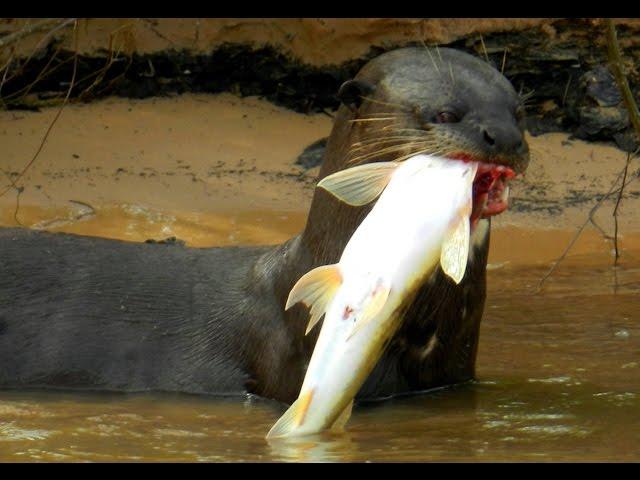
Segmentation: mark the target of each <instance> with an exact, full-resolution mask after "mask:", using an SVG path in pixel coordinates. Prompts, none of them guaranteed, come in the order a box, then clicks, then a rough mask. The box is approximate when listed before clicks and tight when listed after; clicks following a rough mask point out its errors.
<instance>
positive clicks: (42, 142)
mask: <svg viewBox="0 0 640 480" xmlns="http://www.w3.org/2000/svg"><path fill="white" fill-rule="evenodd" d="M73 32H74V36H75V55H74V62H73V74H72V75H71V82H70V84H69V90H67V95H66V96H65V98H64V101H63V102H62V105H61V106H60V109H59V110H58V112H57V113H56V116H55V117H54V118H53V121H52V122H51V124H50V125H49V128H48V129H47V131H46V133H45V134H44V137H42V141H41V142H40V146H39V147H38V150H37V151H36V153H35V155H34V156H33V158H32V159H31V161H29V163H27V165H26V166H25V167H24V168H23V169H22V172H20V174H19V175H18V177H17V178H16V179H15V181H13V182H12V185H9V186H7V188H5V189H4V190H3V191H2V192H1V193H0V197H2V196H3V195H5V194H6V193H7V192H8V191H9V190H10V189H11V188H19V187H16V184H17V182H19V181H20V179H21V178H22V177H23V176H24V175H25V173H27V170H29V168H30V167H31V165H33V164H34V162H35V161H36V159H37V158H38V155H40V152H41V151H42V149H43V148H44V144H45V143H46V141H47V139H48V138H49V134H50V133H51V130H52V129H53V126H54V125H55V124H56V122H57V120H58V118H59V117H60V115H61V114H62V110H64V107H65V106H66V105H67V102H68V101H69V97H70V95H71V90H73V86H74V85H75V80H76V73H77V71H78V21H77V20H76V22H75V24H74V26H73Z"/></svg>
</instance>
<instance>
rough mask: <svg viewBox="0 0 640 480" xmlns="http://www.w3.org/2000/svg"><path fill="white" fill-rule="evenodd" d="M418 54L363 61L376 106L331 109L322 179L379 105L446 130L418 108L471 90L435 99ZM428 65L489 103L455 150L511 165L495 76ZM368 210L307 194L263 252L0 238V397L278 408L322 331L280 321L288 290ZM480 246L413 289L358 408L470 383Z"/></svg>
mask: <svg viewBox="0 0 640 480" xmlns="http://www.w3.org/2000/svg"><path fill="white" fill-rule="evenodd" d="M425 55H426V51H425V50H419V49H405V50H399V51H395V52H391V53H390V54H386V55H383V56H381V57H379V58H378V59H376V60H374V61H372V62H370V63H369V64H368V65H367V66H365V68H364V69H363V70H362V72H361V73H360V74H359V75H358V77H357V78H358V79H360V80H362V81H363V82H365V83H368V84H369V85H371V86H373V90H370V91H368V93H367V96H370V97H371V98H372V100H371V101H369V100H364V101H361V100H359V99H358V98H357V96H356V97H355V100H354V101H353V102H350V101H345V103H346V104H347V105H348V106H345V105H343V106H342V107H341V108H340V111H339V112H338V115H337V119H336V122H335V125H334V129H333V132H332V134H331V137H330V139H329V142H328V145H327V151H326V154H325V160H324V163H323V166H322V169H321V172H320V177H324V176H326V175H328V174H330V173H332V172H334V171H336V170H339V169H341V168H344V167H345V162H346V161H347V158H346V157H347V155H346V152H347V150H348V149H349V148H350V147H351V145H352V144H353V143H354V142H355V141H358V140H360V139H362V138H366V136H367V135H371V130H369V131H368V130H367V128H369V129H370V128H371V127H368V126H367V125H365V124H358V123H352V122H350V121H349V120H351V119H355V118H361V117H362V116H366V115H367V113H368V112H369V111H371V109H372V108H373V109H375V107H374V105H377V104H375V102H374V101H373V100H374V99H375V98H379V99H385V98H386V99H390V100H392V101H393V102H394V103H401V102H404V103H406V104H407V105H408V106H409V107H410V109H412V111H413V112H414V113H415V112H420V115H414V116H413V117H411V116H405V117H404V118H405V120H404V121H405V122H407V123H406V124H407V125H412V128H413V126H414V125H413V124H415V125H419V124H422V125H423V126H424V129H425V131H427V130H434V129H435V128H441V129H442V128H447V127H446V125H445V126H443V125H438V126H437V127H436V126H433V125H424V124H425V122H426V123H429V119H428V118H427V117H428V115H429V114H428V113H425V112H426V110H429V109H431V110H433V111H437V110H438V109H439V108H445V107H446V103H447V98H449V100H452V101H457V100H459V99H460V98H462V97H464V95H466V97H465V98H472V95H471V94H470V93H469V92H467V93H465V94H462V93H460V92H456V91H455V90H451V91H443V90H441V89H440V90H434V88H436V87H437V85H440V84H444V85H446V84H447V81H446V80H445V79H443V78H442V77H440V76H439V75H440V74H439V73H438V74H436V73H434V72H433V68H434V67H433V66H432V61H431V60H429V61H428V62H427V61H426V60H425V59H428V58H429V57H425ZM434 55H437V54H436V53H435V52H434ZM440 55H441V56H442V61H444V62H449V61H450V62H451V63H452V64H453V67H454V75H457V77H456V82H461V84H463V83H464V82H467V83H471V84H472V87H473V89H480V90H481V92H480V97H481V98H482V99H485V100H486V102H484V103H482V102H483V101H482V100H479V99H475V98H472V99H471V100H470V101H471V103H472V104H473V102H477V103H478V104H479V105H480V111H479V112H474V115H475V117H474V118H471V119H467V120H468V121H469V126H467V127H465V124H463V123H464V121H461V122H460V123H459V124H456V125H452V126H451V127H452V128H453V130H451V131H450V133H451V132H453V133H451V135H452V136H456V135H457V136H459V137H460V138H465V139H466V140H465V142H467V143H465V145H464V148H465V149H466V150H469V151H473V152H474V154H476V155H480V153H481V152H482V151H483V150H482V148H484V149H485V150H486V152H485V154H486V155H485V156H486V157H487V158H493V159H499V161H502V162H503V163H505V164H510V165H512V166H514V167H515V168H517V169H518V170H523V169H524V168H525V167H526V161H528V154H527V153H526V152H525V151H524V150H523V148H522V146H521V145H517V143H518V142H514V141H512V140H514V139H513V138H511V137H509V135H511V136H513V135H514V133H513V132H514V128H515V129H516V130H515V131H518V132H519V134H520V135H521V131H520V130H519V129H518V127H517V118H516V115H515V109H516V108H517V107H518V98H517V95H516V94H515V92H514V91H513V89H512V88H511V86H510V85H509V83H508V82H507V80H506V79H504V78H503V77H502V76H501V75H500V74H499V73H498V72H497V71H495V70H494V69H492V68H491V67H489V66H488V65H486V64H485V63H483V62H482V61H480V60H478V59H475V58H473V57H470V56H468V55H465V54H463V53H460V52H455V51H447V50H442V51H441V52H440ZM437 58H439V57H436V59H437ZM421 72H422V73H421ZM446 72H447V73H446V75H447V76H449V73H448V71H446ZM430 78H432V80H433V79H435V80H433V81H432V80H429V79H430ZM393 79H403V80H402V82H401V84H396V83H395V81H390V80H393ZM430 82H431V83H430ZM433 82H435V83H433ZM394 85H396V86H395V87H394ZM356 88H359V87H358V86H357V85H356ZM447 96H448V97H447ZM463 99H464V98H463ZM436 103H437V105H436ZM441 105H444V107H442V106H441ZM487 105H488V106H487ZM417 107H420V108H417ZM471 107H473V105H471ZM386 108H388V107H386ZM393 108H397V107H393ZM486 109H489V110H490V111H489V112H485V110H486ZM485 114H486V115H485ZM483 115H485V116H486V120H483V118H484V117H483ZM484 121H486V122H487V125H488V126H487V127H486V128H492V129H493V130H492V132H495V131H496V130H495V129H496V128H497V129H498V130H499V129H500V128H502V129H503V130H504V131H505V132H507V133H508V135H507V134H505V135H506V137H505V138H506V140H505V142H503V143H504V145H503V144H501V143H500V142H496V141H494V143H493V144H492V145H490V146H487V145H484V147H483V146H482V139H483V133H482V132H483V128H484V127H483V123H482V122H484ZM492 125H494V126H493V127H492ZM495 125H497V127H496V126H495ZM514 126H515V127H514ZM432 127H433V128H432ZM465 128H466V130H465ZM465 132H466V133H465ZM498 134H499V132H498ZM498 134H496V135H495V136H496V138H498ZM441 137H442V138H445V137H448V135H445V134H444V133H441ZM516 137H517V135H516ZM516 140H517V139H516ZM520 140H521V137H520ZM496 143H498V144H497V145H496ZM525 145H526V144H525ZM518 149H519V150H518ZM525 157H526V158H525ZM390 159H392V158H387V157H385V156H380V157H378V158H375V159H373V160H375V161H379V160H390ZM373 160H372V161H373ZM370 208H371V206H366V207H362V208H353V207H349V206H347V205H344V204H341V203H340V202H338V201H337V200H336V199H335V198H333V197H332V196H330V195H329V194H328V193H327V192H325V191H323V190H316V192H315V194H314V199H313V203H312V206H311V211H310V214H309V219H308V222H307V226H306V228H305V230H304V232H303V233H302V234H301V235H300V236H298V237H295V238H293V239H291V240H290V241H288V242H286V243H284V244H283V245H280V246H278V247H275V248H274V247H247V248H209V249H194V248H185V247H182V246H177V245H162V244H160V245H157V244H156V245H149V244H134V243H127V242H120V241H114V240H104V239H98V238H89V237H79V236H74V235H66V234H51V233H44V232H35V231H29V230H25V229H0V387H5V388H7V387H12V388H20V387H36V386H37V387H46V388H79V389H94V390H118V391H144V390H163V391H180V392H192V393H208V394H236V393H243V392H252V393H256V394H259V395H263V396H266V397H270V398H275V399H278V400H282V401H287V402H290V401H292V400H293V399H295V397H296V396H297V394H298V392H299V389H300V385H301V383H302V380H303V377H304V373H305V369H306V366H307V362H308V361H309V358H310V356H311V353H312V351H313V346H314V344H315V340H316V338H317V334H318V332H319V328H316V329H314V331H312V332H311V334H310V335H308V336H306V337H305V336H304V331H305V327H306V324H307V321H308V314H307V310H306V308H305V307H303V306H302V305H296V306H294V307H293V308H292V309H291V310H289V311H288V312H284V311H283V306H284V304H285V301H286V298H287V295H288V293H289V291H290V289H291V287H292V286H293V284H294V283H295V282H296V281H297V279H298V278H300V276H302V275H303V274H304V273H306V272H308V271H309V270H311V269H312V268H314V267H316V266H318V265H323V264H329V263H335V262H336V261H337V260H338V258H339V257H340V255H341V253H342V250H343V249H344V246H345V244H346V242H347V241H348V239H349V237H350V236H351V234H352V233H353V231H354V230H355V229H356V228H357V226H358V224H359V223H360V221H361V220H362V219H363V218H364V217H365V216H366V214H367V213H368V211H369V210H370ZM488 243H489V239H488V234H487V235H486V238H485V239H484V241H483V242H481V243H480V245H479V247H478V248H474V251H473V252H472V255H471V257H470V264H469V267H468V269H467V273H466V275H465V278H464V279H463V281H462V283H461V284H460V285H457V286H456V285H454V284H453V283H452V282H451V281H450V280H448V279H446V278H445V277H444V275H443V274H442V273H441V272H440V271H439V270H438V271H436V273H435V274H434V276H433V277H432V279H431V280H429V281H427V282H425V285H423V286H422V287H421V289H420V290H419V292H418V295H417V296H416V300H415V301H414V302H413V304H412V305H411V306H410V307H409V309H408V312H407V315H406V317H405V319H404V324H403V326H402V327H401V328H400V330H399V332H398V333H397V334H396V335H395V336H394V338H393V339H392V341H391V342H390V345H389V348H388V349H387V351H386V353H385V354H384V356H383V358H382V359H381V361H380V362H379V364H378V366H377V367H376V369H375V370H374V372H373V373H372V374H371V376H370V377H369V379H368V380H367V382H366V383H365V385H364V386H363V389H362V391H361V392H360V395H359V396H360V397H361V398H362V397H385V396H389V395H393V394H397V393H404V392H410V391H415V390H423V389H427V388H431V387H436V386H441V385H447V384H454V383H459V382H463V381H466V380H470V379H472V378H473V376H474V369H475V358H476V352H477V346H478V332H479V326H480V320H481V317H482V311H483V305H484V298H485V268H486V259H487V251H488ZM434 336H435V337H434Z"/></svg>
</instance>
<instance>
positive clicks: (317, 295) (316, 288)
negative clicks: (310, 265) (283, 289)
mask: <svg viewBox="0 0 640 480" xmlns="http://www.w3.org/2000/svg"><path fill="white" fill-rule="evenodd" d="M340 285H342V272H341V271H340V265H339V264H337V263H336V264H333V265H324V266H322V267H318V268H314V269H313V270H311V271H310V272H307V273H306V274H305V275H303V276H302V277H301V278H300V280H298V281H297V282H296V284H295V285H294V286H293V288H292V289H291V292H289V298H287V304H286V305H285V307H284V309H285V310H288V309H289V308H291V307H292V306H293V305H295V304H296V303H298V302H303V303H304V304H305V305H307V306H309V307H311V309H310V311H309V313H310V314H311V318H310V319H309V324H308V325H307V330H306V332H305V335H306V334H307V333H309V332H310V331H311V329H312V328H313V327H314V326H315V324H316V323H318V321H319V320H320V319H321V318H322V316H323V315H324V313H325V312H326V311H327V308H328V307H329V304H330V303H331V300H333V297H334V296H335V294H336V292H337V291H338V288H339V287H340Z"/></svg>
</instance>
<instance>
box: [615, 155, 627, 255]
mask: <svg viewBox="0 0 640 480" xmlns="http://www.w3.org/2000/svg"><path fill="white" fill-rule="evenodd" d="M629 162H631V152H629V153H628V154H627V163H626V164H625V166H624V175H623V177H622V187H620V192H619V193H618V199H617V200H616V206H615V207H614V209H613V224H614V232H613V245H614V248H615V252H616V257H615V260H614V261H613V264H614V265H615V266H617V265H618V258H620V251H619V250H618V207H619V206H620V201H621V200H622V195H623V193H624V186H625V183H626V181H627V172H628V171H629Z"/></svg>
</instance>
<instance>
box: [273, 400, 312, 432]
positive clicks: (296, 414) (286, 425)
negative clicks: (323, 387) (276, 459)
mask: <svg viewBox="0 0 640 480" xmlns="http://www.w3.org/2000/svg"><path fill="white" fill-rule="evenodd" d="M312 398H313V390H310V391H308V392H306V393H304V394H302V395H300V397H298V399H297V400H296V401H295V402H293V403H292V404H291V406H290V407H289V409H288V410H287V411H286V412H284V415H282V417H280V419H279V420H278V421H277V422H276V424H275V425H274V426H273V427H271V430H269V433H267V438H276V437H286V436H288V435H290V434H291V433H292V432H294V431H295V430H296V429H297V428H298V427H299V426H300V425H302V424H303V423H304V419H305V417H306V415H307V410H308V409H309V404H310V403H311V399H312Z"/></svg>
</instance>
